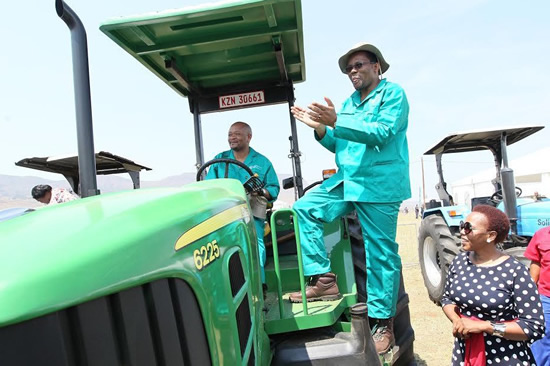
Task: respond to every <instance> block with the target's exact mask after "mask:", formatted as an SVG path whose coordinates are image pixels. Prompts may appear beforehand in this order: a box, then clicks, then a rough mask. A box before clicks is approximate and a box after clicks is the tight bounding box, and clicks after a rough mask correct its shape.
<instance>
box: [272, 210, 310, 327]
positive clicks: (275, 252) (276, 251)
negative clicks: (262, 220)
mask: <svg viewBox="0 0 550 366" xmlns="http://www.w3.org/2000/svg"><path fill="white" fill-rule="evenodd" d="M282 213H290V214H291V215H292V216H294V220H293V221H294V233H295V237H296V251H297V255H298V273H299V276H300V291H301V292H302V306H303V311H304V315H308V310H307V300H306V291H305V289H306V286H305V281H304V264H303V262H302V245H301V243H300V232H299V231H298V220H297V216H296V212H295V211H294V210H293V209H291V208H282V209H279V210H277V211H275V212H274V213H273V214H272V215H271V220H270V224H271V242H272V245H273V264H274V266H275V278H276V280H277V300H278V302H279V319H283V318H284V309H283V285H282V283H281V268H280V267H279V247H278V244H277V230H276V226H277V225H276V218H277V216H279V215H280V214H282Z"/></svg>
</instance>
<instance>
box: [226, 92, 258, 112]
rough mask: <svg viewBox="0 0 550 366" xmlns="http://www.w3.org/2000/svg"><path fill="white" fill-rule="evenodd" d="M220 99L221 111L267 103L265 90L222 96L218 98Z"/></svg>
mask: <svg viewBox="0 0 550 366" xmlns="http://www.w3.org/2000/svg"><path fill="white" fill-rule="evenodd" d="M218 99H219V103H220V109H223V108H232V107H240V106H243V105H250V104H261V103H265V96H264V91H263V90H259V91H254V92H249V93H241V94H232V95H222V96H220V97H218Z"/></svg>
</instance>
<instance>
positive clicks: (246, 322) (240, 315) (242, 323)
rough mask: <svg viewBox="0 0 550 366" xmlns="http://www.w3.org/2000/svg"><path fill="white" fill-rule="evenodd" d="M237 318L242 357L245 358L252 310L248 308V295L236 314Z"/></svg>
mask: <svg viewBox="0 0 550 366" xmlns="http://www.w3.org/2000/svg"><path fill="white" fill-rule="evenodd" d="M235 317H236V318H237V329H238V330H239V343H240V345H241V357H242V356H244V351H245V349H246V344H247V343H248V338H249V335H250V328H251V326H252V324H251V322H250V308H249V307H248V295H246V296H245V297H244V299H243V301H242V302H241V305H239V307H238V309H237V312H236V314H235Z"/></svg>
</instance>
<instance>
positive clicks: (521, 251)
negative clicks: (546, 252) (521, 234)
mask: <svg viewBox="0 0 550 366" xmlns="http://www.w3.org/2000/svg"><path fill="white" fill-rule="evenodd" d="M525 249H527V248H526V247H512V248H508V249H505V250H503V251H502V252H503V253H504V254H506V255H509V256H510V257H514V258H516V259H517V260H518V262H520V263H521V264H523V265H524V266H525V267H527V268H529V266H530V264H531V260H530V259H527V258H525Z"/></svg>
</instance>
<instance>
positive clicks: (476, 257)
mask: <svg viewBox="0 0 550 366" xmlns="http://www.w3.org/2000/svg"><path fill="white" fill-rule="evenodd" d="M502 256H503V254H502V252H499V251H497V253H496V255H494V256H493V257H492V258H489V259H486V260H484V261H483V262H482V260H481V259H480V257H479V255H478V254H477V253H476V252H473V259H474V262H475V264H476V265H479V266H488V265H491V264H493V263H495V262H496V261H497V259H499V258H501V257H502Z"/></svg>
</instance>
